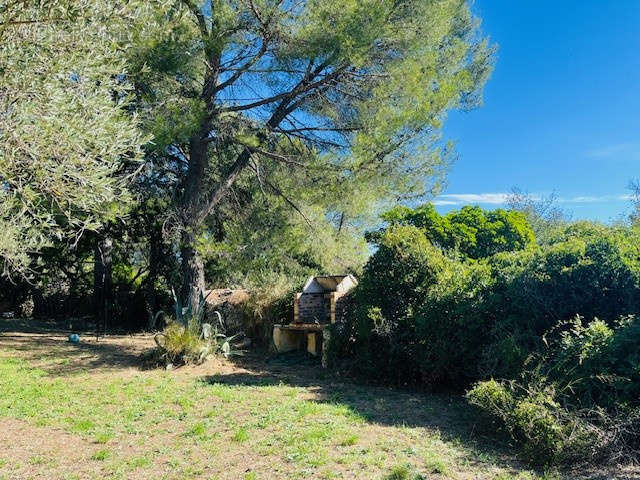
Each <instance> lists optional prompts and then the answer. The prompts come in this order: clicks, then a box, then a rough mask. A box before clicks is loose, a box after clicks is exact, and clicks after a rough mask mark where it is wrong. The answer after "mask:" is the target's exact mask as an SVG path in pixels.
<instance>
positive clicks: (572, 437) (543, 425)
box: [467, 380, 598, 465]
mask: <svg viewBox="0 0 640 480" xmlns="http://www.w3.org/2000/svg"><path fill="white" fill-rule="evenodd" d="M467 399H468V401H469V402H470V403H471V404H473V405H475V406H477V407H479V408H480V409H481V410H482V411H483V412H484V413H485V414H486V415H487V416H489V417H490V418H491V419H493V420H495V421H497V422H498V424H499V426H500V427H501V430H503V431H506V432H507V433H508V434H509V435H510V436H511V438H512V439H513V440H515V441H516V442H517V443H518V444H519V445H520V446H521V447H522V455H523V457H524V458H525V459H526V460H527V461H529V462H531V463H533V464H536V465H550V464H554V463H559V462H564V461H569V460H586V459H587V458H588V456H589V455H590V452H591V451H592V448H593V447H594V446H595V445H596V444H597V442H598V437H597V436H596V435H595V434H594V429H590V428H589V426H588V424H587V423H586V422H584V421H583V420H582V419H580V418H579V416H577V415H575V414H571V413H570V412H569V411H568V410H566V409H564V408H562V407H561V406H560V404H559V403H558V402H557V401H556V396H555V389H554V387H553V386H550V385H547V386H545V385H544V381H540V382H536V384H535V385H533V384H532V385H530V386H528V387H527V388H525V387H524V386H523V385H520V384H517V383H506V382H503V383H500V382H496V381H494V380H489V381H485V382H479V383H477V384H476V385H474V387H473V388H472V389H471V390H469V392H467Z"/></svg>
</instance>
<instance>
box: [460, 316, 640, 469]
mask: <svg viewBox="0 0 640 480" xmlns="http://www.w3.org/2000/svg"><path fill="white" fill-rule="evenodd" d="M558 328H560V329H562V330H563V331H562V333H561V334H560V336H559V337H558V339H557V340H555V341H554V342H551V343H548V344H547V347H546V348H545V350H543V351H542V352H540V353H539V354H537V355H535V356H534V358H532V359H531V360H530V362H529V365H528V368H526V369H525V370H524V371H523V372H522V373H521V375H520V378H518V379H517V380H511V381H502V382H496V381H494V380H489V381H484V382H479V383H477V384H476V385H475V386H474V387H473V388H472V389H471V390H470V391H469V392H468V394H467V397H468V399H469V401H470V402H471V403H472V404H474V405H476V406H478V407H479V408H480V409H481V410H482V411H483V412H484V413H485V414H487V415H488V416H489V417H490V418H491V419H493V420H494V421H496V422H497V426H498V427H499V428H501V429H503V430H504V431H506V432H507V433H508V434H509V435H510V436H511V437H512V438H513V439H514V440H515V441H517V442H518V443H519V444H521V445H522V447H523V453H524V454H525V456H526V457H527V459H529V460H530V461H532V462H535V463H540V464H548V463H554V462H563V461H584V460H618V459H620V457H621V456H626V457H627V458H628V457H631V456H637V455H638V452H639V449H640V395H639V394H640V390H639V389H640V355H639V354H638V348H637V345H638V344H639V343H638V342H639V341H640V322H638V321H637V320H636V319H635V318H634V317H625V318H622V319H620V320H619V321H617V322H615V324H614V326H613V327H609V326H608V325H607V324H606V323H605V322H603V321H601V320H594V321H592V322H590V323H588V324H587V325H583V324H582V319H581V318H580V317H576V318H575V319H574V320H572V321H570V322H566V323H565V324H561V325H559V327H558Z"/></svg>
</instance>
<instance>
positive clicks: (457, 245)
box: [368, 203, 535, 259]
mask: <svg viewBox="0 0 640 480" xmlns="http://www.w3.org/2000/svg"><path fill="white" fill-rule="evenodd" d="M382 219H383V220H385V221H386V222H388V223H389V224H390V225H395V224H402V225H414V226H416V227H418V228H420V229H422V230H423V231H424V233H425V235H426V236H427V238H428V239H429V240H430V241H431V242H432V243H433V244H434V245H437V246H438V247H440V248H442V249H443V250H446V251H449V252H454V251H455V252H458V253H460V254H462V255H463V256H464V257H467V258H473V259H481V258H487V257H489V256H491V255H493V254H495V253H498V252H510V251H514V250H522V249H524V248H526V247H528V246H529V245H533V244H534V243H535V236H534V234H533V230H532V229H531V226H530V225H529V223H528V222H527V219H526V217H525V215H524V214H522V213H521V212H515V211H506V210H502V209H498V210H493V211H489V210H484V209H482V208H480V207H477V206H476V207H472V206H465V207H463V208H462V209H460V210H453V211H451V212H449V213H447V214H446V215H440V214H439V213H438V212H437V211H436V209H435V208H434V206H433V205H432V204H431V203H426V204H424V205H421V206H419V207H417V208H415V209H412V208H409V207H405V206H398V207H395V208H393V209H392V210H390V211H388V212H386V213H384V214H383V215H382ZM379 235H380V231H378V232H371V233H369V234H368V238H369V239H370V240H371V241H374V242H375V240H376V238H377V236H379Z"/></svg>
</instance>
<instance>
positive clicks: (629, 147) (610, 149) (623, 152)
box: [587, 142, 640, 160]
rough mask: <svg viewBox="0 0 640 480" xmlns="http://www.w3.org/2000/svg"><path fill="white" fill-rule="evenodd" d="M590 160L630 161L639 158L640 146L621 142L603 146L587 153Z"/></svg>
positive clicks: (634, 143)
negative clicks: (611, 159)
mask: <svg viewBox="0 0 640 480" xmlns="http://www.w3.org/2000/svg"><path fill="white" fill-rule="evenodd" d="M587 155H588V156H589V157H592V158H613V159H617V160H632V159H638V158H640V144H639V143H636V142H621V143H613V144H611V145H605V146H603V147H600V148H596V149H593V150H590V151H589V152H587Z"/></svg>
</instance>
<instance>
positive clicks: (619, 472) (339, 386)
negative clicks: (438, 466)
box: [200, 353, 640, 480]
mask: <svg viewBox="0 0 640 480" xmlns="http://www.w3.org/2000/svg"><path fill="white" fill-rule="evenodd" d="M237 364H238V366H242V367H243V369H244V370H243V371H235V372H232V373H226V374H216V375H208V376H204V377H201V379H200V380H201V381H203V382H205V383H208V384H222V385H232V386H241V387H256V386H273V385H287V386H293V387H303V388H305V389H306V390H307V391H308V392H310V393H312V396H311V398H310V400H311V401H314V402H318V403H331V404H334V405H346V406H348V407H349V408H350V409H351V410H352V411H353V412H354V413H356V414H357V415H359V416H360V417H362V418H363V419H364V420H365V421H367V422H368V423H370V424H377V425H384V426H401V427H411V428H425V429H427V430H430V431H432V432H434V433H436V432H437V433H436V435H439V436H440V438H442V439H443V440H444V441H447V442H450V443H454V444H457V445H460V446H462V447H463V449H464V451H465V455H464V461H465V463H467V464H469V465H471V466H478V465H481V464H484V465H486V463H487V460H489V461H490V462H492V463H495V464H498V465H501V466H502V467H505V468H508V469H512V470H513V472H514V475H515V474H516V472H518V471H520V470H522V469H531V466H528V465H527V464H525V463H523V462H521V461H519V460H518V459H517V458H516V453H517V450H516V449H515V448H514V447H513V446H512V445H509V444H508V443H507V442H506V441H502V440H500V439H499V437H498V436H497V435H496V432H495V428H494V429H493V430H491V429H489V428H488V425H487V423H486V421H483V420H481V419H480V417H479V416H478V412H477V411H476V410H475V409H474V407H472V406H470V405H469V404H468V403H467V402H466V401H465V399H464V397H463V396H462V395H460V394H458V395H455V394H437V393H427V392H423V391H416V390H409V389H400V388H391V387H383V386H377V385H370V384H364V383H358V382H356V381H354V380H353V379H350V378H341V377H339V376H337V375H336V373H335V372H333V371H329V370H325V369H323V368H321V366H320V363H319V361H318V360H317V359H313V358H310V357H308V356H306V355H304V354H301V353H294V354H290V355H288V354H285V355H281V356H278V357H275V358H273V359H270V360H266V361H265V360H264V359H263V358H260V357H257V356H255V355H253V356H249V357H246V358H244V359H241V360H239V361H237ZM514 478H515V476H514ZM518 478H520V477H518ZM551 478H554V477H551ZM563 478H567V479H582V480H611V479H613V478H615V479H616V480H640V473H639V470H638V469H637V468H627V469H617V468H615V467H613V468H607V467H603V468H595V467H584V468H576V469H574V470H571V471H565V472H564V473H563Z"/></svg>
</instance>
